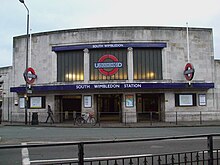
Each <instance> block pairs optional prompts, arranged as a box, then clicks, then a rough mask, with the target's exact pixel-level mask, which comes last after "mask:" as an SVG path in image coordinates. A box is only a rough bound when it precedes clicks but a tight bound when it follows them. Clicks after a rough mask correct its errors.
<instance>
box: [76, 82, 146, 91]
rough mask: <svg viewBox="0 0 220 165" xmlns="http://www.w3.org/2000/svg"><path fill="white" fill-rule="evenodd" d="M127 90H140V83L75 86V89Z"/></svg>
mask: <svg viewBox="0 0 220 165" xmlns="http://www.w3.org/2000/svg"><path fill="white" fill-rule="evenodd" d="M129 88H142V84H141V83H129V84H86V85H82V84H81V85H76V89H77V90H80V89H129Z"/></svg>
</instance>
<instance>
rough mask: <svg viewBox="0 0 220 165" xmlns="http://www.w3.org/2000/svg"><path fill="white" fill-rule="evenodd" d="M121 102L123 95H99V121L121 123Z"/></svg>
mask: <svg viewBox="0 0 220 165" xmlns="http://www.w3.org/2000/svg"><path fill="white" fill-rule="evenodd" d="M121 100H122V95H121V94H104V95H97V108H98V114H99V120H100V121H117V122H121Z"/></svg>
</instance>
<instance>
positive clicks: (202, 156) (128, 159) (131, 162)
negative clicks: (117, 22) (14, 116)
mask: <svg viewBox="0 0 220 165" xmlns="http://www.w3.org/2000/svg"><path fill="white" fill-rule="evenodd" d="M219 136H220V134H205V135H188V136H174V137H157V138H139V139H125V140H101V141H81V142H71V143H64V142H63V143H50V144H32V145H25V148H42V147H57V146H63V147H65V146H66V147H67V146H78V157H76V158H70V159H66V160H57V161H56V160H50V161H48V160H45V161H44V160H40V161H38V160H31V161H30V163H31V164H41V165H44V164H61V165H62V164H78V165H87V164H88V165H142V164H143V165H188V164H190V165H194V164H198V165H218V164H220V163H219V162H220V158H219V156H220V155H219V154H218V153H219V151H220V149H218V148H214V143H213V139H214V138H215V137H219ZM197 138H204V139H206V141H207V142H206V144H207V148H206V149H204V150H201V149H200V150H199V149H198V150H196V151H184V152H177V153H162V154H150V155H149V154H146V153H143V154H142V155H121V156H111V157H90V158H85V157H84V154H85V152H86V151H85V150H86V149H88V148H87V146H89V145H90V146H93V147H94V145H103V144H119V143H137V142H143V143H148V142H161V141H166V140H178V139H182V140H187V139H197ZM18 148H24V146H23V145H1V146H0V151H2V150H5V149H7V153H8V154H10V152H9V150H10V149H18ZM105 149H106V150H108V148H107V147H106V148H105Z"/></svg>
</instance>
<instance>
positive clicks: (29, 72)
mask: <svg viewBox="0 0 220 165" xmlns="http://www.w3.org/2000/svg"><path fill="white" fill-rule="evenodd" d="M36 78H37V75H36V73H35V71H34V69H33V68H31V67H29V68H27V69H26V70H25V72H24V80H25V81H26V82H27V83H28V84H33V83H34V81H35V79H36Z"/></svg>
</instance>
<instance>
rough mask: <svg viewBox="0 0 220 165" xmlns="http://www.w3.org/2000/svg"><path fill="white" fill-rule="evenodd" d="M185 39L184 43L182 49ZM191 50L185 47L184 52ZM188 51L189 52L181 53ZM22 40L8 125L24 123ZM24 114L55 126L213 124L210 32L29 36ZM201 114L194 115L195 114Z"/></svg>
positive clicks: (111, 30) (121, 30)
mask: <svg viewBox="0 0 220 165" xmlns="http://www.w3.org/2000/svg"><path fill="white" fill-rule="evenodd" d="M187 36H188V38H189V40H188V41H189V42H187ZM187 43H188V44H189V47H188V46H187ZM188 48H189V51H187V50H188ZM25 51H26V36H25V35H24V36H17V37H14V39H13V69H12V84H11V89H10V90H11V92H12V93H13V98H14V104H13V105H12V106H13V107H12V108H11V111H12V116H11V118H12V120H13V121H24V114H25V109H24V100H25V97H24V96H25V93H26V92H25V91H26V90H25V80H24V77H23V73H24V71H25V65H26V64H25V61H26V56H25ZM28 59H29V61H28V65H29V66H30V67H31V68H32V69H33V70H34V71H33V72H32V73H31V74H34V75H36V77H37V78H36V79H31V78H30V79H31V86H30V88H31V89H30V92H28V113H33V112H37V113H38V117H39V121H40V122H44V121H45V119H46V116H47V113H46V112H47V105H51V107H52V110H53V112H54V114H55V121H56V122H65V121H68V120H73V118H74V115H77V114H78V115H80V114H81V113H82V112H92V113H94V115H95V116H96V117H97V118H98V120H99V121H117V122H126V123H136V122H141V121H149V120H152V119H153V120H155V121H165V122H172V121H175V120H176V116H177V113H178V118H179V119H178V120H181V121H195V120H199V117H201V114H202V115H203V116H202V119H203V120H219V119H220V116H219V112H220V109H219V106H220V103H219V81H220V79H219V76H218V75H217V73H218V71H219V70H220V66H219V65H220V63H219V61H217V60H214V51H213V32H212V29H210V28H189V29H188V35H187V29H186V27H149V26H146V27H144V26H140V27H139V26H137V27H99V28H82V29H71V30H60V31H52V32H42V33H36V34H32V36H31V52H30V53H29V58H28ZM198 114H200V116H199V115H198Z"/></svg>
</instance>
